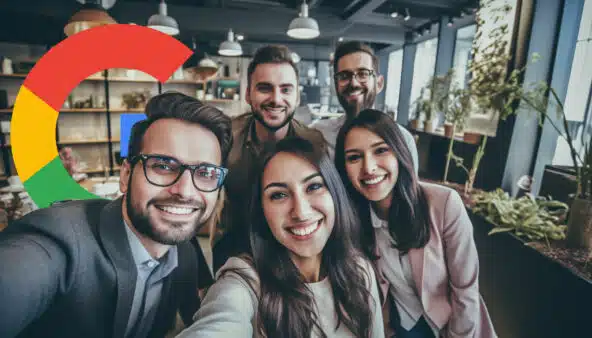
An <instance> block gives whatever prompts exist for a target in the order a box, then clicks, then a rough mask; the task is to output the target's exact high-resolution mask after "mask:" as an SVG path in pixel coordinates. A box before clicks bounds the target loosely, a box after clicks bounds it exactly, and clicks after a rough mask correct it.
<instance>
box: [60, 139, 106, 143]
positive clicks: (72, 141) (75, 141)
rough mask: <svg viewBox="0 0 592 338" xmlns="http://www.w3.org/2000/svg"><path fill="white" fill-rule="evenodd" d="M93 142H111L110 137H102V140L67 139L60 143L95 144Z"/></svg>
mask: <svg viewBox="0 0 592 338" xmlns="http://www.w3.org/2000/svg"><path fill="white" fill-rule="evenodd" d="M93 143H109V140H108V139H100V140H71V141H69V140H65V141H59V142H58V144H93Z"/></svg>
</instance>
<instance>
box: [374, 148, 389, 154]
mask: <svg viewBox="0 0 592 338" xmlns="http://www.w3.org/2000/svg"><path fill="white" fill-rule="evenodd" d="M390 151H391V149H390V148H389V147H378V148H376V151H375V153H376V154H377V155H380V154H385V153H389V152H390Z"/></svg>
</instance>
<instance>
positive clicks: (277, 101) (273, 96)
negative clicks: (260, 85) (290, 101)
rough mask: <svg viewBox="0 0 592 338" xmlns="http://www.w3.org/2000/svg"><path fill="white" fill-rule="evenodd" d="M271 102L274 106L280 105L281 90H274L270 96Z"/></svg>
mask: <svg viewBox="0 0 592 338" xmlns="http://www.w3.org/2000/svg"><path fill="white" fill-rule="evenodd" d="M271 101H272V102H273V103H274V105H276V106H277V105H280V104H281V102H282V90H281V88H275V89H274V90H273V92H272V94H271Z"/></svg>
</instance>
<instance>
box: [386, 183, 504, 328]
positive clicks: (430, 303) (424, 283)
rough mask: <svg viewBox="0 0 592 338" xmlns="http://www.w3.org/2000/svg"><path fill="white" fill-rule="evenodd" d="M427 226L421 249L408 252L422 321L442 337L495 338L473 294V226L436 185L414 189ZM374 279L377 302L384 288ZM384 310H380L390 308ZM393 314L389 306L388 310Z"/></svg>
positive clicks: (453, 196) (452, 195) (449, 192)
mask: <svg viewBox="0 0 592 338" xmlns="http://www.w3.org/2000/svg"><path fill="white" fill-rule="evenodd" d="M420 185H421V187H422V188H423V191H424V193H425V195H426V198H427V201H428V206H429V214H430V220H431V225H432V228H431V234H430V240H429V242H428V243H427V245H426V246H425V247H423V248H421V249H412V250H410V251H409V260H410V263H411V270H412V274H413V279H414V280H415V286H416V289H417V290H418V292H419V297H420V298H421V303H422V304H423V308H424V310H425V312H426V313H427V315H428V317H429V318H430V319H431V320H432V321H433V322H434V324H436V325H437V326H438V328H440V330H441V331H442V332H443V336H444V337H446V338H448V337H475V338H490V337H497V334H496V333H495V330H494V328H493V324H492V322H491V319H490V317H489V312H488V311H487V307H486V306H485V303H484V301H483V299H482V298H481V295H480V293H479V259H478V257H477V249H476V247H475V242H474V240H473V225H472V224H471V221H470V219H469V217H468V214H467V211H466V209H465V206H464V204H463V202H462V200H461V198H460V195H459V194H458V193H457V192H456V191H455V190H453V189H450V188H448V187H444V186H441V185H436V184H430V183H423V182H422V183H420ZM377 276H378V277H377V278H378V282H379V288H380V291H381V296H382V297H381V299H383V300H385V301H386V300H388V301H392V300H391V299H390V297H388V289H389V287H397V286H396V285H390V284H389V283H388V281H387V280H386V279H385V278H384V276H383V275H382V273H381V272H380V271H378V273H377ZM390 305H391V304H384V303H383V308H390ZM393 308H394V306H393Z"/></svg>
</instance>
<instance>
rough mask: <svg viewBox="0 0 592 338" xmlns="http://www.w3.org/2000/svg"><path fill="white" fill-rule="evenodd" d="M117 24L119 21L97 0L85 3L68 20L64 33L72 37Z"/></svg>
mask: <svg viewBox="0 0 592 338" xmlns="http://www.w3.org/2000/svg"><path fill="white" fill-rule="evenodd" d="M116 23H117V21H115V19H113V18H112V17H111V16H110V15H109V14H108V13H107V11H105V9H104V8H103V7H102V6H101V5H100V4H99V3H98V1H97V0H94V1H85V2H84V4H83V5H82V8H80V10H79V11H78V12H76V13H75V14H74V15H72V17H71V18H70V20H68V24H66V26H65V27H64V33H65V34H66V36H72V35H74V34H76V33H79V32H82V31H84V30H87V29H90V28H93V27H98V26H103V25H110V24H116Z"/></svg>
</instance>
